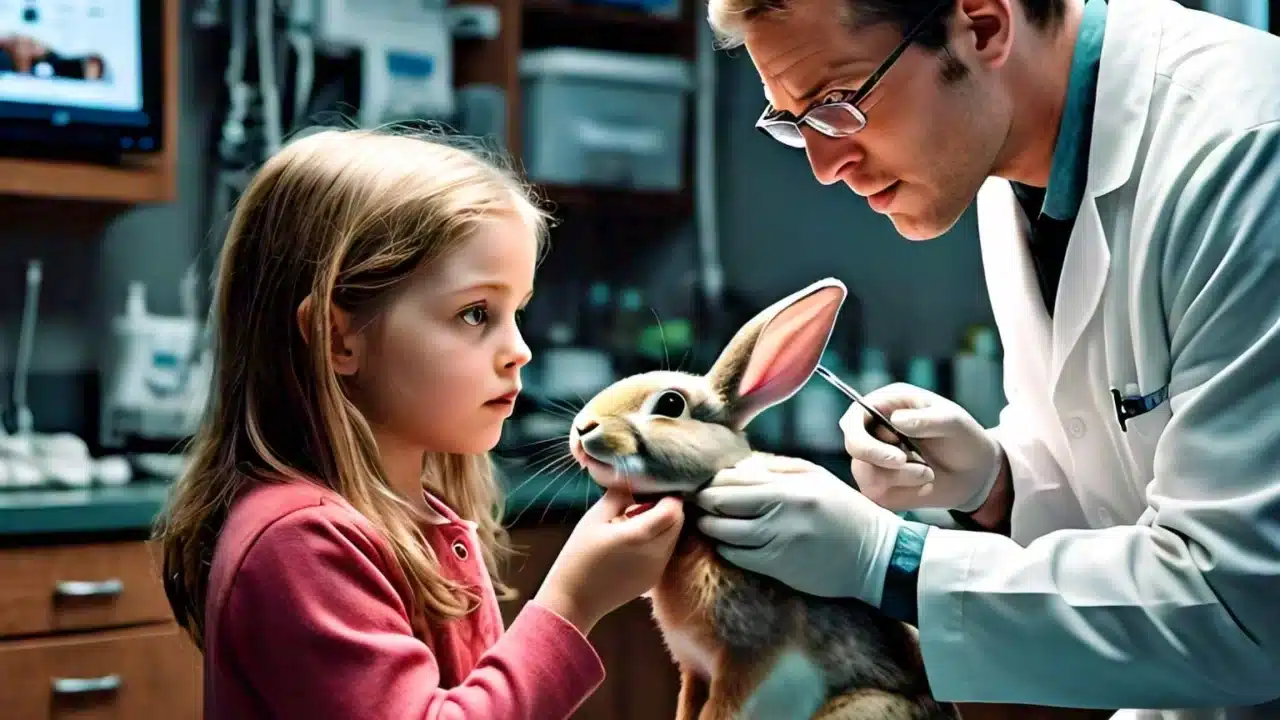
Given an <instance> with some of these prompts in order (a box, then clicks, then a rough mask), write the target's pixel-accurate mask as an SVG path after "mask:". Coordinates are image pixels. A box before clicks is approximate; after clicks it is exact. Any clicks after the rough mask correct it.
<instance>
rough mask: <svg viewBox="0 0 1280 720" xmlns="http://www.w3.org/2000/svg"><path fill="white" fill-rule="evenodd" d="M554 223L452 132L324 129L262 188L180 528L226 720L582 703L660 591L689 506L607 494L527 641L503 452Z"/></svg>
mask: <svg viewBox="0 0 1280 720" xmlns="http://www.w3.org/2000/svg"><path fill="white" fill-rule="evenodd" d="M544 229H545V218H544V216H543V215H542V214H541V213H540V212H539V211H538V210H537V209H536V208H535V207H534V205H533V204H532V203H531V202H530V200H529V199H528V197H527V196H526V194H525V192H524V190H523V188H522V186H521V185H520V184H518V183H517V182H516V180H515V179H514V178H513V177H511V176H510V175H509V174H507V173H504V172H501V171H500V170H499V169H497V168H495V167H492V166H490V165H489V164H487V163H485V162H484V161H482V160H481V159H479V158H478V157H476V156H474V155H472V154H470V153H468V152H466V151H463V150H461V149H457V148H454V147H450V146H448V145H445V144H440V143H435V142H429V141H426V140H422V139H417V138H412V137H407V136H399V135H396V134H390V133H384V132H370V131H358V130H348V131H324V132H320V133H317V134H314V135H310V136H308V137H305V138H303V139H300V140H296V141H294V142H293V143H291V144H290V145H288V146H287V147H286V148H285V149H284V150H282V151H281V152H280V153H279V154H278V155H276V156H275V157H272V158H271V159H270V160H269V161H268V162H267V163H266V164H265V165H264V167H263V168H262V169H261V170H260V171H259V172H258V174H257V176H256V177H255V178H254V180H253V182H252V183H251V184H250V186H249V187H248V189H247V190H246V191H245V193H244V195H243V197H242V199H241V201H240V204H239V206H238V208H237V210H236V214H235V217H234V220H233V222H232V225H231V228H230V231H229V233H228V237H227V242H226V246H225V248H224V250H223V255H222V260H221V270H220V275H219V278H218V287H217V293H216V317H215V320H214V322H215V328H216V333H217V334H216V347H215V353H216V354H215V368H216V369H215V379H214V386H213V391H212V393H211V396H210V397H211V400H210V406H209V408H208V410H207V415H206V419H205V422H204V424H203V427H202V428H201V430H200V432H199V434H198V436H197V438H196V440H195V443H194V445H193V447H192V448H191V467H190V470H189V471H188V472H187V473H186V475H185V476H184V477H183V478H182V479H181V480H180V481H179V482H178V484H177V487H176V489H175V492H174V495H173V497H172V499H171V502H170V506H169V508H168V509H167V511H166V513H165V516H164V517H163V518H162V519H161V522H160V525H159V528H158V536H159V539H160V541H161V543H162V545H163V550H164V581H165V587H166V590H167V592H168V596H169V601H170V603H171V605H172V607H173V610H174V613H175V615H176V616H177V618H178V620H179V622H180V623H182V625H183V626H184V627H185V628H186V629H187V631H188V632H189V633H190V635H191V637H192V638H193V639H194V640H195V642H196V643H197V645H198V646H199V647H200V648H201V649H202V650H203V653H204V667H205V671H204V678H205V685H204V696H205V703H206V706H205V717H206V718H210V719H211V720H220V719H222V718H235V719H236V720H252V719H253V718H306V719H307V720H319V719H320V718H364V719H367V720H378V719H380V718H394V719H395V720H406V719H408V718H492V719H493V720H505V719H507V718H530V719H531V720H534V719H536V720H551V719H553V718H565V717H568V716H569V715H570V714H571V713H572V712H573V711H574V710H575V709H576V708H577V707H578V706H579V705H580V704H581V702H582V701H583V700H584V699H585V698H586V697H587V696H588V695H589V694H590V693H591V692H592V691H593V690H594V689H595V688H596V687H597V686H598V685H599V683H600V682H601V681H602V679H603V673H604V670H603V667H602V666H601V663H600V660H599V657H598V656H597V655H596V653H595V651H594V650H593V649H592V647H591V645H590V644H589V643H588V641H587V640H586V635H587V633H588V632H589V631H590V630H591V628H592V626H593V625H594V624H595V623H596V622H597V621H598V620H599V619H600V618H601V617H603V616H604V615H606V614H607V613H609V612H611V611H612V610H614V609H616V608H617V607H619V606H621V605H622V604H624V603H626V602H628V601H630V600H632V599H634V598H636V597H638V596H639V595H640V594H642V593H643V592H645V591H647V590H648V589H649V588H650V587H652V586H653V585H654V583H655V582H656V581H657V579H658V577H659V575H660V573H661V571H662V568H663V567H664V566H665V564H666V562H667V560H668V559H669V557H670V554H671V551H672V548H673V547H674V543H675V539H676V536H677V534H678V533H679V529H680V526H681V524H682V519H683V516H682V514H681V509H680V506H679V503H678V502H677V501H674V500H665V501H663V502H662V503H659V504H658V505H657V506H656V507H654V508H652V509H650V510H649V511H647V512H644V513H640V514H636V515H635V516H634V517H631V516H630V515H631V514H632V513H629V512H628V511H627V508H628V504H629V503H630V502H631V500H630V498H629V497H626V496H624V495H620V494H614V493H610V494H608V495H606V496H605V497H604V498H603V499H602V500H600V501H599V502H598V503H597V504H596V505H595V506H594V507H592V508H591V509H590V510H589V511H588V512H587V513H586V515H585V516H584V517H583V519H582V520H581V521H580V522H579V524H578V526H577V527H576V528H575V529H574V532H573V533H572V534H571V537H570V539H569V540H568V542H567V544H566V545H565V547H564V549H563V551H562V552H561V554H560V556H559V558H558V560H557V561H556V563H555V564H554V567H553V568H552V570H551V572H550V574H549V575H548V577H547V578H546V580H545V581H544V583H543V585H542V587H541V588H540V589H539V591H538V592H537V594H536V596H535V597H534V598H533V599H532V600H531V601H530V602H529V603H527V604H526V605H525V606H524V609H523V610H522V611H521V613H520V614H519V616H518V617H517V618H516V619H515V620H514V621H513V622H512V624H511V627H510V628H508V629H507V630H506V631H505V633H504V632H503V628H502V618H501V616H500V614H499V609H498V598H497V592H496V590H495V585H496V587H497V588H498V589H501V590H502V591H503V592H504V593H505V592H506V589H505V588H504V587H503V586H502V585H501V583H498V582H496V580H493V578H496V572H495V570H496V568H497V566H498V563H499V561H500V560H501V559H502V555H503V549H504V544H503V541H504V539H505V537H504V533H503V531H502V528H501V526H500V525H499V523H498V519H497V513H496V511H497V508H498V496H497V491H496V485H495V482H494V480H493V478H492V474H491V471H490V466H489V462H488V459H487V455H486V454H485V453H486V452H487V451H488V450H490V449H492V448H493V446H494V445H495V444H496V443H497V441H498V438H499V435H500V433H501V430H502V423H503V421H504V420H505V419H506V418H507V417H508V416H509V415H510V414H511V409H512V402H513V400H514V398H515V396H516V394H517V393H518V392H519V390H520V369H521V367H522V366H524V365H525V363H527V362H528V361H529V348H528V347H527V346H526V345H525V343H524V340H523V339H522V338H521V335H520V331H519V329H518V328H517V326H516V315H517V313H518V312H519V311H520V309H521V308H522V307H523V306H524V304H525V303H527V302H528V301H529V296H530V295H531V292H532V286H533V276H534V266H535V263H536V260H537V258H538V255H539V252H540V249H541V244H542V237H543V234H544Z"/></svg>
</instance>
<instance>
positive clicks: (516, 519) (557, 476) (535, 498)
mask: <svg viewBox="0 0 1280 720" xmlns="http://www.w3.org/2000/svg"><path fill="white" fill-rule="evenodd" d="M569 459H570V460H573V458H572V457H571V458H569ZM572 468H573V464H572V463H569V464H567V465H565V466H563V467H562V468H561V469H560V471H559V472H557V473H556V474H555V476H554V477H552V478H551V480H550V482H548V483H547V484H546V485H543V486H542V489H541V490H539V491H538V493H537V494H536V495H534V496H533V500H530V501H529V504H528V505H525V506H524V507H522V508H520V512H518V513H516V516H515V517H514V518H512V520H511V524H512V525H515V524H516V523H518V522H520V518H521V517H523V516H524V513H525V511H526V510H528V509H529V508H531V507H533V506H534V505H537V504H538V498H540V497H542V493H544V492H546V491H547V488H549V487H551V486H552V485H553V484H555V482H556V481H557V480H559V479H560V477H561V476H562V475H564V474H565V473H566V472H568V471H569V470H570V469H572ZM551 499H552V500H553V501H554V500H555V496H554V495H552V496H551Z"/></svg>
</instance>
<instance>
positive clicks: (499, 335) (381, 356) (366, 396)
mask: <svg viewBox="0 0 1280 720" xmlns="http://www.w3.org/2000/svg"><path fill="white" fill-rule="evenodd" d="M536 260H537V243H536V239H535V236H534V234H533V233H532V232H531V231H530V229H529V227H528V226H527V225H526V224H525V223H524V222H523V221H522V220H521V219H520V218H519V217H517V216H515V215H511V216H501V217H495V218H494V219H493V220H491V221H489V222H486V223H484V224H483V225H481V226H480V227H479V228H477V229H476V231H475V232H474V233H473V235H472V236H471V237H470V238H469V239H468V240H467V241H466V242H464V243H463V244H462V245H461V246H460V247H459V248H458V249H457V250H455V251H454V252H452V253H451V254H450V255H447V256H445V257H443V258H441V259H440V260H438V261H437V262H435V263H433V264H432V266H431V267H428V268H424V269H423V270H420V271H419V272H418V273H416V274H415V275H414V276H413V277H411V278H410V279H409V280H408V283H409V284H408V286H407V287H405V288H403V289H402V290H401V291H400V292H399V293H398V295H397V297H396V299H395V300H394V301H393V302H392V303H391V304H390V305H389V306H388V307H387V308H386V310H385V311H384V313H383V315H382V316H381V317H380V319H379V321H378V322H376V323H374V324H372V325H371V326H370V327H369V328H368V329H366V330H365V331H363V332H362V333H361V336H360V337H358V338H356V339H355V342H354V343H353V345H354V352H353V355H354V356H357V357H356V358H355V361H356V362H354V363H352V364H353V365H358V367H357V368H356V369H355V372H354V383H353V384H354V386H355V388H356V392H355V395H356V398H355V400H356V402H357V404H358V405H359V406H360V409H361V411H362V412H363V413H364V414H365V417H366V418H368V420H369V422H370V423H371V424H372V426H373V430H374V433H375V435H376V436H377V439H378V443H379V449H380V451H381V453H382V455H383V456H384V462H386V463H388V464H389V465H396V464H398V463H397V461H396V459H395V458H394V457H388V455H393V456H394V455H395V454H396V453H399V454H400V455H401V456H402V458H403V462H405V463H409V462H414V463H418V462H420V458H421V453H422V452H423V451H427V452H449V453H464V454H475V453H482V452H487V451H489V450H491V449H492V448H493V447H494V446H495V445H497V443H498V439H499V437H500V435H501V433H502V423H503V421H504V420H506V419H507V417H509V416H510V415H511V411H512V407H513V404H514V401H515V395H516V393H518V392H519V391H520V368H522V367H524V365H525V364H526V363H528V362H529V358H530V352H529V346H528V345H526V344H525V341H524V338H523V337H522V335H521V333H520V329H519V327H518V326H517V324H516V315H517V312H519V311H520V310H523V309H524V306H525V304H526V303H528V301H529V298H530V296H531V295H532V293H533V276H534V267H535V264H536ZM340 371H341V370H340ZM410 458H414V459H413V460H410ZM388 469H389V471H392V472H395V471H394V470H393V469H392V468H388ZM404 472H409V469H408V468H406V469H405V470H404Z"/></svg>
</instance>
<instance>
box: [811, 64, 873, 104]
mask: <svg viewBox="0 0 1280 720" xmlns="http://www.w3.org/2000/svg"><path fill="white" fill-rule="evenodd" d="M876 64H877V63H876V62H875V61H872V60H868V59H866V58H849V59H848V60H845V61H844V62H842V63H840V64H839V65H837V66H835V67H834V68H832V69H831V71H830V72H828V73H826V74H825V75H823V77H822V78H821V79H820V80H819V81H818V82H817V83H815V84H814V85H813V86H812V87H810V88H809V89H808V90H806V91H804V92H802V93H800V94H799V95H797V96H796V102H798V103H802V104H804V105H808V104H809V103H810V102H812V101H813V99H814V98H816V97H818V96H819V95H821V94H822V93H823V91H825V90H826V89H827V88H829V87H831V83H832V81H833V80H834V79H835V78H842V77H845V78H860V80H861V81H860V82H858V83H851V85H852V87H847V88H845V89H846V90H857V89H858V88H859V87H860V86H861V85H862V84H863V83H865V82H866V79H867V78H868V77H870V75H871V73H873V72H875V70H874V69H872V68H874V67H875V66H876Z"/></svg>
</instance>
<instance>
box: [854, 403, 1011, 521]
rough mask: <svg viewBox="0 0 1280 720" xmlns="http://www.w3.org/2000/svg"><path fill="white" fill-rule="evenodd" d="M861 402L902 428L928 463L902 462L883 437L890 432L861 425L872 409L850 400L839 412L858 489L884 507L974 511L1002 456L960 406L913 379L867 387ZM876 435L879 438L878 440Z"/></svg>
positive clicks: (992, 482)
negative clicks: (845, 409)
mask: <svg viewBox="0 0 1280 720" xmlns="http://www.w3.org/2000/svg"><path fill="white" fill-rule="evenodd" d="M864 399H865V400H866V401H867V404H869V405H871V406H872V407H874V408H875V409H877V410H879V411H880V412H881V413H883V414H884V416H885V417H887V418H889V422H891V423H893V424H894V425H896V426H897V427H898V429H899V430H901V431H902V432H903V433H905V434H907V435H909V436H910V437H911V438H912V440H914V441H915V443H916V445H917V446H918V447H919V448H920V451H921V452H922V453H923V455H924V459H925V461H926V462H927V463H928V466H925V465H921V464H920V463H915V462H912V463H908V462H907V456H906V454H905V453H904V452H903V451H902V450H901V449H900V448H898V447H897V446H896V445H893V444H890V442H885V441H886V440H890V439H891V438H892V435H891V434H890V433H889V432H888V431H886V430H883V429H878V430H877V431H876V433H875V435H874V436H873V435H872V433H871V432H869V431H868V429H867V423H868V422H869V421H870V420H871V415H870V414H869V413H868V412H867V411H866V410H865V409H864V408H863V407H862V406H861V405H858V404H857V403H854V404H853V405H852V406H851V407H850V408H849V410H848V411H847V412H845V414H844V417H842V418H840V429H841V430H843V431H844V447H845V450H847V451H848V453H849V456H850V457H851V458H853V459H852V461H851V462H850V470H851V472H852V473H853V479H854V480H855V481H857V483H858V489H859V490H861V491H862V493H863V494H864V495H866V496H867V497H868V498H870V499H872V500H874V501H876V502H877V503H879V504H880V505H881V506H883V507H886V508H888V509H890V510H895V511H901V510H914V509H917V508H946V509H954V510H960V511H962V512H973V511H974V510H977V509H978V508H979V507H981V506H982V503H983V502H985V501H986V499H987V495H989V494H990V493H991V488H992V487H994V486H995V483H996V478H997V477H998V475H999V473H1000V467H1001V465H1002V463H1003V450H1002V449H1001V448H1000V444H999V443H998V442H996V440H995V438H993V437H992V436H991V435H990V434H989V433H988V432H987V431H986V430H984V429H983V428H982V426H981V425H979V424H978V421H977V420H974V419H973V416H971V415H970V414H969V413H967V412H965V410H964V408H962V407H960V406H959V405H957V404H955V403H954V402H952V401H950V400H948V399H946V398H944V397H942V396H941V395H938V394H935V393H932V392H929V391H928V390H924V389H921V388H918V387H915V386H914V385H907V384H905V383H895V384H893V385H888V386H886V387H883V388H880V389H879V390H875V391H874V392H870V393H867V395H866V396H865V397H864ZM878 438H883V439H878Z"/></svg>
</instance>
